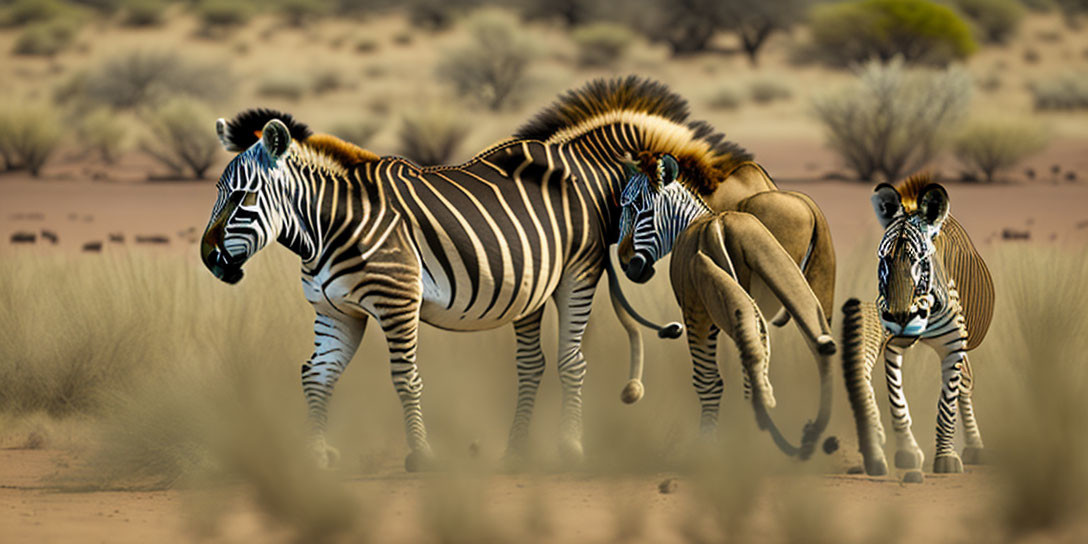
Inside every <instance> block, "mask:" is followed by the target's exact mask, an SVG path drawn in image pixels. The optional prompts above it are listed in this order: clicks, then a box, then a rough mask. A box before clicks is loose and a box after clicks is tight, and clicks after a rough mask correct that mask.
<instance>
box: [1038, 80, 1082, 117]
mask: <svg viewBox="0 0 1088 544" xmlns="http://www.w3.org/2000/svg"><path fill="white" fill-rule="evenodd" d="M1028 88H1029V89H1030V90H1031V94H1032V98H1033V100H1034V103H1035V109H1037V110H1083V109H1088V73H1085V72H1079V73H1077V72H1066V73H1063V74H1059V75H1057V76H1053V77H1051V78H1049V79H1044V80H1041V81H1033V82H1032V83H1031V84H1030V85H1028Z"/></svg>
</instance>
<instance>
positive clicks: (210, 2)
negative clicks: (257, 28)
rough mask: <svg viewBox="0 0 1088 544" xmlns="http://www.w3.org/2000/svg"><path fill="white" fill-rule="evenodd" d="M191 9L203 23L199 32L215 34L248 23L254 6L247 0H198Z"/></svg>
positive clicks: (207, 34)
mask: <svg viewBox="0 0 1088 544" xmlns="http://www.w3.org/2000/svg"><path fill="white" fill-rule="evenodd" d="M193 10H194V12H195V13H196V16H197V18H199V19H200V22H201V23H202V24H203V25H204V26H203V27H202V28H201V29H200V31H199V33H200V34H202V35H204V36H215V35H217V34H221V33H223V32H225V31H227V30H229V29H230V28H232V27H236V26H241V25H244V24H246V23H248V22H249V20H250V19H251V18H252V17H253V10H254V7H253V5H252V4H250V3H249V2H248V1H247V0H200V2H198V3H197V4H196V5H194V6H193Z"/></svg>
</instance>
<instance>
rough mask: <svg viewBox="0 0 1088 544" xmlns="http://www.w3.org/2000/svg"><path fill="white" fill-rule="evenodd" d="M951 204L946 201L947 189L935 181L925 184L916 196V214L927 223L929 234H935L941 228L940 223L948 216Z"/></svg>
mask: <svg viewBox="0 0 1088 544" xmlns="http://www.w3.org/2000/svg"><path fill="white" fill-rule="evenodd" d="M950 209H951V205H950V204H949V202H948V191H946V190H945V189H944V187H941V186H940V185H938V184H936V183H930V184H929V185H926V186H925V187H924V188H923V189H922V192H921V194H920V196H919V197H918V214H919V215H921V216H922V221H925V223H926V225H929V232H930V235H931V236H933V235H936V234H937V233H938V232H940V230H941V225H943V224H944V220H945V219H947V218H948V212H949V210H950Z"/></svg>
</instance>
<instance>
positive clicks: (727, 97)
mask: <svg viewBox="0 0 1088 544" xmlns="http://www.w3.org/2000/svg"><path fill="white" fill-rule="evenodd" d="M741 102H744V96H743V95H742V94H741V92H740V91H738V90H737V89H736V88H735V87H732V86H728V87H721V88H719V89H717V90H716V91H714V93H713V94H711V95H710V99H709V100H707V105H708V106H710V107H711V108H713V109H716V110H735V109H737V108H739V107H740V104H741Z"/></svg>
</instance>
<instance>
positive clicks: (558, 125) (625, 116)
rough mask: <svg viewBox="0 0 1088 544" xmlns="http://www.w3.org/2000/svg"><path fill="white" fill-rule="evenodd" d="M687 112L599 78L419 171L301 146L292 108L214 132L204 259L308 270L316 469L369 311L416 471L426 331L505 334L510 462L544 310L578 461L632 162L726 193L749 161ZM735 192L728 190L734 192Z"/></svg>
mask: <svg viewBox="0 0 1088 544" xmlns="http://www.w3.org/2000/svg"><path fill="white" fill-rule="evenodd" d="M687 116H688V112H687V103H686V102H685V101H684V100H683V99H682V98H680V97H679V96H677V95H675V94H673V93H672V92H670V91H669V90H668V89H667V88H666V87H665V86H663V85H661V84H659V83H656V82H653V81H647V80H643V79H640V78H637V77H628V78H625V79H613V80H597V81H594V82H591V83H589V84H587V85H586V86H585V87H583V88H581V89H578V90H575V91H571V92H568V93H566V94H565V95H563V96H562V97H560V99H559V100H558V101H557V102H556V103H555V104H553V105H552V106H551V107H549V108H547V109H545V110H544V111H543V112H541V113H540V114H539V115H538V116H537V117H536V118H535V119H534V120H533V121H531V122H530V123H529V124H527V125H526V126H525V127H523V128H522V129H521V130H519V131H518V132H517V133H516V134H515V139H512V140H509V141H505V142H502V143H500V144H497V145H495V146H492V147H491V148H489V149H487V150H485V151H483V152H482V153H480V154H479V155H477V156H476V157H475V158H473V159H472V160H470V161H469V162H467V163H465V164H463V165H460V166H443V167H429V168H420V167H418V166H416V165H414V164H412V163H410V162H408V161H406V160H404V159H401V158H396V157H384V158H383V157H378V156H377V155H375V154H373V153H371V152H369V151H365V150H362V149H360V148H358V147H355V146H353V145H351V144H347V143H345V142H342V141H340V140H337V139H335V138H333V137H330V136H324V135H312V134H311V133H310V131H309V130H308V129H307V128H306V127H305V125H303V124H301V123H298V122H297V121H295V120H294V119H292V118H291V117H290V116H288V115H285V114H281V113H278V112H271V111H268V110H258V111H250V112H246V113H243V114H241V115H239V116H238V117H236V118H235V119H234V120H232V121H231V122H229V123H227V122H220V123H219V125H218V128H219V133H220V138H221V140H222V141H223V143H224V145H225V147H227V149H228V150H231V151H236V152H241V153H240V154H239V155H238V156H237V157H235V159H234V160H233V161H232V162H231V164H230V165H228V167H227V168H226V170H225V171H224V173H223V175H222V177H221V178H220V181H219V185H218V191H219V196H218V199H217V201H216V205H215V207H214V209H213V211H212V216H211V220H210V222H209V225H208V228H207V230H206V232H205V235H204V238H203V242H202V250H201V251H202V257H203V260H204V263H205V264H206V265H207V267H208V268H209V269H210V270H211V271H212V272H213V273H214V274H215V275H216V276H217V277H219V278H220V279H222V280H224V281H228V282H234V281H238V280H239V279H241V269H242V265H243V264H244V263H245V262H246V260H247V259H248V258H250V257H251V256H252V255H253V254H254V253H255V252H256V251H257V250H259V249H260V248H262V247H264V246H265V245H266V244H267V243H268V241H270V240H272V239H277V240H278V241H280V242H281V243H282V244H283V245H285V246H287V247H288V248H290V249H291V250H292V251H294V252H295V253H297V254H298V255H299V256H300V257H301V258H302V264H303V284H304V289H305V291H306V295H307V299H308V300H309V301H310V302H311V303H312V304H313V305H314V308H315V310H316V312H317V319H316V320H315V325H314V330H315V349H314V353H313V356H312V357H311V359H310V361H309V362H308V363H306V364H304V365H303V372H302V374H303V376H302V380H303V388H304V391H305V394H306V398H307V402H308V405H309V409H310V415H311V419H312V420H313V423H314V428H315V438H314V447H315V449H316V450H317V453H318V454H319V456H320V458H322V459H323V460H324V462H328V460H329V456H330V455H332V453H331V452H332V451H333V450H330V449H329V448H328V446H327V444H326V442H325V438H324V426H325V419H326V403H327V401H328V398H329V396H330V394H331V392H332V388H333V386H334V384H335V383H336V380H337V378H338V377H339V375H340V373H341V372H342V371H343V369H344V367H345V366H346V365H347V363H348V361H350V359H351V356H352V355H353V354H354V352H355V349H356V347H357V346H358V344H359V341H360V340H361V337H362V333H363V329H364V326H365V323H366V320H367V318H368V316H373V317H374V318H375V319H377V320H378V322H379V323H380V325H381V326H382V329H383V331H384V333H385V335H386V338H387V340H388V342H389V347H390V354H391V360H392V372H393V381H394V384H395V386H396V389H397V392H398V395H399V396H400V399H401V403H402V406H403V408H404V413H405V425H406V429H407V435H408V443H409V447H410V449H411V453H410V454H409V456H408V459H407V460H406V466H407V467H408V468H409V469H410V470H411V469H415V468H418V467H420V466H421V465H423V464H424V462H425V461H426V460H427V458H429V457H430V448H429V446H428V444H427V440H426V430H425V427H424V424H423V417H422V411H421V409H420V391H421V384H422V382H421V380H420V378H419V374H418V371H417V368H416V361H415V351H416V336H417V332H418V324H419V322H420V321H421V320H422V321H424V322H426V323H430V324H432V325H435V326H438V327H442V328H447V329H451V330H464V331H470V330H482V329H487V328H493V327H498V326H501V325H503V324H506V323H511V322H512V323H514V327H515V332H516V333H517V337H518V356H517V362H518V390H519V394H518V401H517V409H516V412H515V417H514V424H513V426H512V428H511V431H510V439H509V442H508V453H510V454H514V455H517V454H518V453H520V452H521V451H522V448H523V445H524V443H525V437H526V433H527V430H528V423H529V417H530V415H531V413H532V408H533V402H534V398H535V393H536V390H537V387H538V385H539V382H540V377H541V375H542V373H543V369H544V357H543V353H542V352H541V350H540V342H539V339H540V336H539V325H540V319H541V316H542V314H543V306H544V303H545V301H546V300H547V298H548V297H551V298H553V299H554V300H555V301H556V306H557V308H558V314H559V336H560V338H559V341H560V342H559V344H560V345H559V363H558V368H559V375H560V381H561V383H562V387H563V408H562V418H561V442H560V444H561V448H562V451H563V452H564V453H565V454H566V455H568V456H570V457H573V458H579V457H581V455H582V446H581V438H582V423H581V416H582V413H581V412H582V410H581V407H582V401H581V385H582V380H583V377H584V375H585V361H584V358H583V357H582V353H581V348H580V344H581V339H582V335H583V332H584V330H585V325H586V322H587V320H588V317H589V309H590V302H591V299H592V295H593V292H594V290H595V287H596V284H597V281H598V280H599V278H600V275H601V273H602V270H603V269H604V268H605V263H606V262H607V246H608V244H609V243H610V242H612V241H614V240H615V239H616V226H615V225H616V219H617V218H618V211H619V194H620V192H621V190H622V188H623V183H624V182H625V180H626V177H625V176H624V174H623V172H624V164H625V161H627V160H628V159H629V157H632V156H636V155H638V154H639V153H643V152H668V153H672V154H673V155H674V156H678V157H692V160H693V161H696V162H697V163H698V164H699V165H701V166H702V167H703V169H704V170H705V171H706V172H707V173H708V174H711V175H715V176H718V177H719V178H720V179H719V181H720V180H722V179H725V178H726V177H727V176H728V175H729V174H730V173H732V172H734V171H735V170H737V167H738V165H740V164H742V163H744V161H746V160H747V159H748V158H749V156H748V155H747V154H746V153H745V152H744V151H743V150H741V149H740V148H739V147H737V146H736V145H734V144H731V143H728V142H723V141H722V136H721V135H720V134H715V133H714V132H713V131H712V130H711V129H710V127H709V126H707V125H706V124H704V123H688V122H687ZM745 183H746V182H745V181H744V180H743V179H739V178H738V180H737V181H734V182H732V184H730V185H728V186H729V187H733V188H735V191H733V192H735V193H741V192H743V191H745V190H746V189H745V187H746V185H745ZM723 185H725V183H723ZM805 235H806V239H807V233H805ZM678 329H679V327H675V328H672V329H670V332H673V333H675V334H678V333H679V330H678ZM625 397H627V399H630V398H631V397H637V395H635V394H632V395H630V396H628V395H626V394H625Z"/></svg>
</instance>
